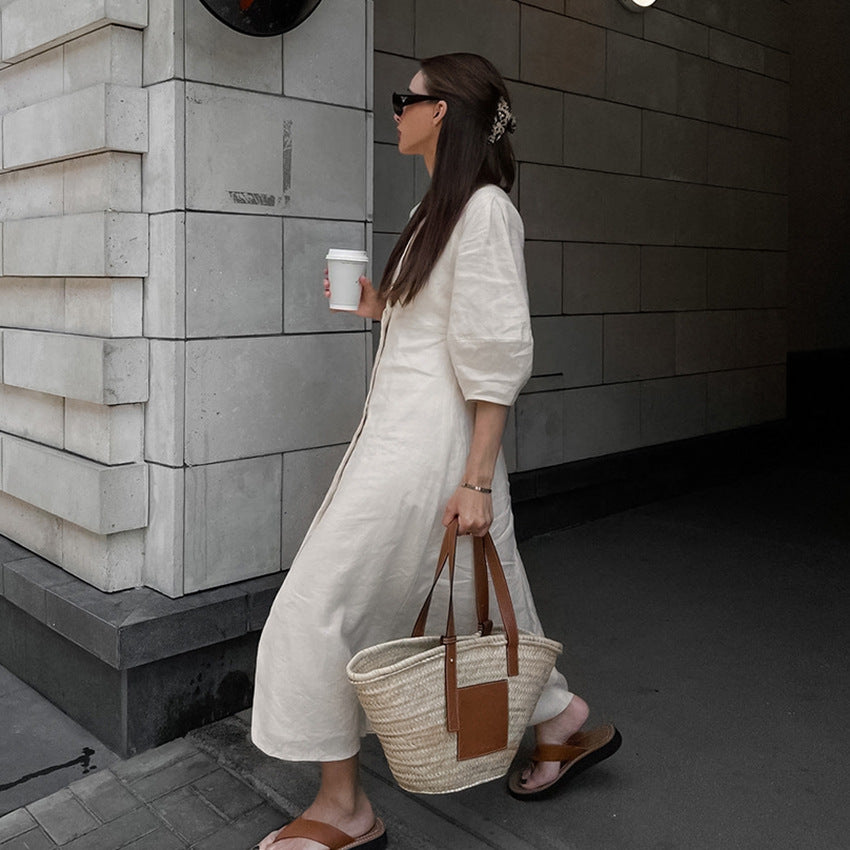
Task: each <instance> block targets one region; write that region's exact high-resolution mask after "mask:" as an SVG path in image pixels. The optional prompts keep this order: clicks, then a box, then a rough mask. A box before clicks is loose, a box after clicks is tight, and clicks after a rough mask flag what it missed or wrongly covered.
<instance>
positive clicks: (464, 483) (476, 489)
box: [460, 481, 493, 493]
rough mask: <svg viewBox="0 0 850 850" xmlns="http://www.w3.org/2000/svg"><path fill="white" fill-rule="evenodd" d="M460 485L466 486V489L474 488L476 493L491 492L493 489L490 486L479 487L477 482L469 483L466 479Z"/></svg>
mask: <svg viewBox="0 0 850 850" xmlns="http://www.w3.org/2000/svg"><path fill="white" fill-rule="evenodd" d="M460 486H461V487H466V489H467V490H475V491H476V492H478V493H492V492H493V490H492V489H491V488H490V487H479V486H478V485H477V484H470V483H469V482H468V481H464V482H463V484H461V485H460Z"/></svg>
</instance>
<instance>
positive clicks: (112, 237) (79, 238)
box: [3, 212, 148, 277]
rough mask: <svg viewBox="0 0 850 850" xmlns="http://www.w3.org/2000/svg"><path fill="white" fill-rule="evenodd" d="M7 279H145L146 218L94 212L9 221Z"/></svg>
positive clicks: (5, 234) (5, 232)
mask: <svg viewBox="0 0 850 850" xmlns="http://www.w3.org/2000/svg"><path fill="white" fill-rule="evenodd" d="M3 245H4V251H3V274H4V275H18V276H21V277H145V276H146V275H147V273H148V217H147V215H145V214H144V213H118V212H93V213H79V214H77V215H61V216H50V217H49V218H30V219H21V220H18V221H7V222H5V223H4V225H3Z"/></svg>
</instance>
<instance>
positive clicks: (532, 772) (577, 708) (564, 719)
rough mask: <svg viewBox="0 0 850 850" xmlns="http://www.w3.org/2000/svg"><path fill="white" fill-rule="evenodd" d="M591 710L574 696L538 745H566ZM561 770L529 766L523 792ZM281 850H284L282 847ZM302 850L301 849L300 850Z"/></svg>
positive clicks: (545, 727)
mask: <svg viewBox="0 0 850 850" xmlns="http://www.w3.org/2000/svg"><path fill="white" fill-rule="evenodd" d="M588 714H590V709H589V708H588V706H587V703H586V702H585V701H584V700H583V699H582V698H581V697H577V696H573V698H572V699H571V700H570V704H569V705H568V706H567V707H566V708H565V709H564V710H563V711H562V712H561V713H560V714H558V715H556V716H555V717H553V718H552V719H551V720H545V721H544V722H543V723H538V724H537V726H535V727H534V732H535V735H536V737H537V743H538V744H565V743H566V742H567V740H569V738H571V737H572V736H573V735H575V733H576V732H578V731H579V729H581V727H582V726H584V722H585V721H586V720H587V716H588ZM560 769H561V763H560V762H558V761H538V762H534V763H533V764H531V765H529V766H528V767H527V768H526V769H525V770H524V771H523V772H522V787H523V790H527V791H533V790H534V789H535V788H539V787H541V786H542V785H546V784H548V783H550V782H552V781H554V780H555V778H556V777H557V776H558V772H559V771H560ZM275 850H278V848H275ZM280 850H283V848H282V847H281V848H280ZM299 850H300V848H299Z"/></svg>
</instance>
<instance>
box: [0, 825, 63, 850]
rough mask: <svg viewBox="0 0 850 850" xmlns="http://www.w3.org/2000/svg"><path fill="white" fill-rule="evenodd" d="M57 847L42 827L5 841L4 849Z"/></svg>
mask: <svg viewBox="0 0 850 850" xmlns="http://www.w3.org/2000/svg"><path fill="white" fill-rule="evenodd" d="M55 847H56V845H55V844H54V843H53V842H52V841H51V840H50V839H49V838H48V837H47V836H46V835H45V834H44V832H42V830H40V829H31V830H30V831H29V832H25V833H24V834H23V835H19V836H17V837H16V838H13V839H12V840H11V841H6V842H4V843H3V850H54V848H55Z"/></svg>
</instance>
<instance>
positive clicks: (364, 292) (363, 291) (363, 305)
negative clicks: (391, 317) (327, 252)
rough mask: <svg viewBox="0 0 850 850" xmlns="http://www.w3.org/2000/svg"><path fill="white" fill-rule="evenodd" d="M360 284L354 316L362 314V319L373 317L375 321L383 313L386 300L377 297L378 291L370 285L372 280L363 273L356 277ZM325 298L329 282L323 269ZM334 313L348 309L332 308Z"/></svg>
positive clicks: (328, 294)
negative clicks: (358, 299) (358, 302)
mask: <svg viewBox="0 0 850 850" xmlns="http://www.w3.org/2000/svg"><path fill="white" fill-rule="evenodd" d="M358 283H359V284H360V304H359V305H358V307H357V309H356V310H355V311H354V315H355V316H362V317H363V318H364V319H374V320H375V321H376V322H379V321H380V320H381V316H383V315H384V307H386V304H387V302H386V301H385V300H384V299H383V298H379V297H378V293H377V292H376V291H375V288H374V287H373V286H372V281H371V280H369V278H368V277H366V276H365V275H361V276H360V278H359V279H358ZM324 287H325V298H330V297H331V283H330V281H329V280H328V270H327V269H325V280H324ZM334 312H335V313H342V312H350V311H348V310H345V311H343V310H334Z"/></svg>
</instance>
